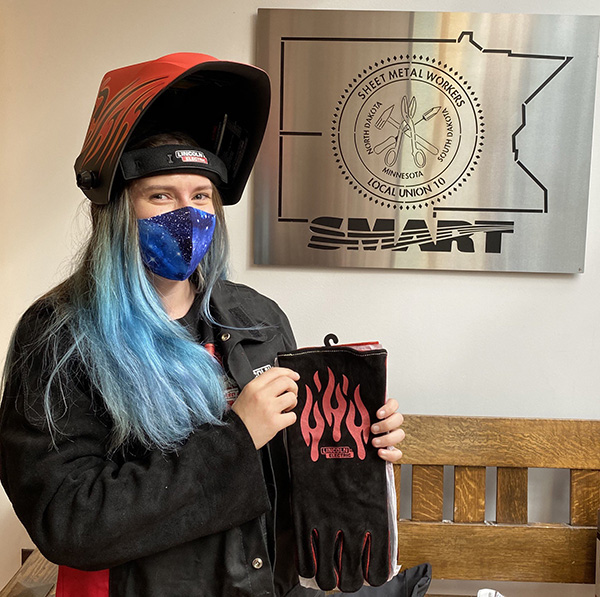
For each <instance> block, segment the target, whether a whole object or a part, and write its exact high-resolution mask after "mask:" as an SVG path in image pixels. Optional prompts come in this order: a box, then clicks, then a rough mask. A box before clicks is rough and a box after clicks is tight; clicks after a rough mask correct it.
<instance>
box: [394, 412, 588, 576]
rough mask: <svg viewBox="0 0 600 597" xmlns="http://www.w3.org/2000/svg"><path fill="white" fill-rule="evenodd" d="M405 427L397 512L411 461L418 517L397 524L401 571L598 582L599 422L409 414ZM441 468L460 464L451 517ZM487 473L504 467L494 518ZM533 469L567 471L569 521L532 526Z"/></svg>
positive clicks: (398, 467)
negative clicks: (489, 517) (418, 568)
mask: <svg viewBox="0 0 600 597" xmlns="http://www.w3.org/2000/svg"><path fill="white" fill-rule="evenodd" d="M404 430H405V431H406V440H405V441H404V442H403V444H402V445H401V446H400V447H401V449H402V451H403V453H404V456H403V459H402V461H401V464H400V465H396V466H395V473H396V475H395V476H396V484H397V488H396V489H397V494H398V500H399V504H398V512H400V505H401V504H400V486H401V483H402V479H401V467H402V465H412V488H411V518H410V520H406V519H400V520H399V522H398V535H399V536H398V539H399V553H400V558H399V561H400V563H401V564H402V566H403V567H406V568H408V567H410V566H413V565H416V564H419V563H421V562H425V561H427V562H430V563H431V565H432V569H433V578H434V579H453V580H485V581H494V580H496V581H521V582H527V581H530V582H555V583H594V582H595V565H596V560H595V557H596V555H595V554H596V525H597V515H598V509H599V508H600V421H585V420H559V419H510V418H490V417H450V416H448V417H446V416H422V415H407V416H405V424H404ZM444 466H452V467H454V478H453V491H452V492H451V493H452V495H453V501H454V504H453V509H452V511H453V517H452V520H451V521H445V520H443V505H444ZM486 467H497V477H496V479H497V481H496V515H495V521H494V522H489V521H486V520H485V507H486ZM529 468H550V469H569V470H570V505H569V512H570V524H556V523H554V524H553V523H530V522H529V518H528V508H527V493H528V469H529ZM407 476H408V475H407ZM447 493H448V492H447ZM550 497H551V496H548V498H550Z"/></svg>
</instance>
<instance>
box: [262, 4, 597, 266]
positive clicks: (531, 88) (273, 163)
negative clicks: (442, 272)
mask: <svg viewBox="0 0 600 597" xmlns="http://www.w3.org/2000/svg"><path fill="white" fill-rule="evenodd" d="M599 23H600V17H595V16H592V17H590V16H566V15H524V14H477V13H425V12H388V11H333V10H282V9H260V10H259V12H258V65H259V66H261V67H263V68H264V69H265V70H267V72H268V73H269V74H270V75H271V78H272V83H273V102H272V107H271V108H272V114H271V119H270V122H269V126H268V129H267V133H266V137H265V142H264V144H263V149H262V151H261V156H260V158H259V161H258V164H257V169H256V173H255V181H256V183H255V184H256V186H255V221H254V224H255V226H254V258H255V262H256V263H257V264H278V265H323V266H347V267H385V268H428V269H460V270H501V271H535V272H581V271H583V264H584V253H585V231H586V220H587V203H588V193H589V179H590V161H591V142H592V127H593V110H594V100H595V88H596V67H597V56H598V29H599Z"/></svg>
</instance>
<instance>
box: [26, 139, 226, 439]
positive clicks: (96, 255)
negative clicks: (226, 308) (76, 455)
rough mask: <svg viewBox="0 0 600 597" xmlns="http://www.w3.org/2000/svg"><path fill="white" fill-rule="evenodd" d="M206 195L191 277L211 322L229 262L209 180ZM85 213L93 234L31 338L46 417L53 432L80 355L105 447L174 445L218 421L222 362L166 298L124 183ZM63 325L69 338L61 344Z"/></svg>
mask: <svg viewBox="0 0 600 597" xmlns="http://www.w3.org/2000/svg"><path fill="white" fill-rule="evenodd" d="M166 142H169V143H172V142H173V139H172V138H171V137H170V136H169V138H168V140H167V141H166ZM159 144H163V143H160V142H159ZM213 204H214V206H215V215H216V218H217V223H216V228H215V233H214V237H213V241H212V243H211V245H210V248H209V250H208V252H207V253H206V255H205V256H204V258H203V260H202V262H201V263H200V265H199V266H198V269H197V271H196V272H195V273H194V274H193V276H192V278H191V280H192V283H193V284H195V285H196V288H197V291H198V292H200V293H202V295H203V297H202V303H201V312H202V314H203V316H204V318H205V319H206V320H207V321H210V322H212V323H215V321H214V318H213V316H212V314H211V312H210V304H209V302H210V297H211V293H212V291H213V288H214V286H215V284H216V283H217V281H218V280H219V279H224V278H226V275H227V262H228V240H227V232H226V227H225V220H224V213H223V206H222V202H221V199H220V197H219V194H218V192H217V190H216V188H213ZM91 216H92V231H91V235H90V238H89V241H88V242H87V244H86V246H85V247H84V249H83V251H82V252H81V255H80V257H79V260H78V262H77V265H76V268H75V270H74V272H73V274H72V275H71V276H70V277H69V278H67V280H65V281H64V282H63V283H62V284H60V285H59V286H57V287H56V288H54V289H52V290H51V291H50V292H49V293H48V294H47V295H46V296H45V297H44V298H45V300H49V301H50V302H51V304H52V307H53V309H52V312H53V316H52V317H53V319H52V321H51V324H50V325H49V326H48V328H47V329H46V331H45V333H44V335H43V337H42V338H40V340H39V343H38V344H40V343H44V346H45V347H46V349H47V352H48V355H49V357H50V358H51V360H50V363H51V367H50V369H51V373H50V378H49V381H48V383H47V384H46V389H45V394H44V413H45V418H46V421H47V423H48V425H49V427H50V429H51V431H52V433H53V437H55V436H56V433H58V432H59V431H58V429H59V426H58V425H57V422H58V421H59V420H60V418H61V417H62V416H66V415H67V409H68V406H69V404H68V394H67V391H66V390H67V388H68V383H69V379H68V374H67V372H69V371H72V370H73V368H72V367H71V366H70V365H71V364H72V363H77V364H78V366H79V365H81V366H83V369H84V371H85V372H86V374H87V375H88V377H89V379H90V380H91V383H92V384H93V387H94V389H95V390H97V391H98V393H99V394H100V395H101V396H102V399H103V403H104V406H105V408H106V410H107V411H108V413H109V414H110V417H111V419H112V421H113V427H112V437H111V443H110V449H111V450H116V449H117V448H119V447H122V446H124V445H127V444H128V443H129V442H136V443H139V444H141V445H142V446H143V447H145V448H148V449H152V448H159V449H161V450H163V451H172V450H174V449H176V448H177V446H179V445H180V444H181V443H182V442H183V441H184V440H185V439H186V438H187V437H188V436H189V435H190V433H191V432H192V431H193V430H194V429H195V428H197V427H198V426H199V425H202V424H205V423H211V424H220V422H221V417H222V414H223V411H224V408H225V400H224V391H223V383H222V369H221V367H220V365H219V364H218V363H217V361H216V360H215V359H214V358H213V357H212V356H210V355H209V353H208V352H207V351H206V350H205V349H204V348H203V347H202V346H201V345H199V344H198V343H197V342H195V341H194V339H193V338H192V336H191V335H190V334H189V333H188V332H187V331H186V329H185V328H184V327H183V326H181V325H180V324H178V323H177V322H175V321H172V320H170V319H169V317H168V315H167V313H166V311H165V309H164V308H163V305H162V303H161V300H160V297H159V295H158V293H157V292H156V290H155V289H154V287H153V285H152V284H151V282H150V280H149V277H148V272H147V270H146V268H145V267H144V264H143V262H142V258H141V254H140V247H139V241H138V227H137V219H136V217H135V213H134V211H133V207H132V203H131V201H130V199H129V194H128V191H127V189H125V190H124V191H123V192H122V193H121V196H120V197H118V198H116V199H113V200H112V201H111V202H110V203H108V204H107V205H95V204H92V205H91ZM65 334H67V336H66V337H68V339H69V342H68V344H69V348H68V349H66V350H65V349H64V348H63V349H62V350H59V349H58V346H59V345H62V346H64V341H63V340H64V338H65ZM71 383H72V381H71ZM57 396H62V400H60V399H59V400H58V401H57Z"/></svg>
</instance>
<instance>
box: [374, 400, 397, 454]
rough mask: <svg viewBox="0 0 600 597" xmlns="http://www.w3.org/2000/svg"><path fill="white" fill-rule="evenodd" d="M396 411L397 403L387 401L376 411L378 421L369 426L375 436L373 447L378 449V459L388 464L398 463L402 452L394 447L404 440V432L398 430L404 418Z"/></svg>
mask: <svg viewBox="0 0 600 597" xmlns="http://www.w3.org/2000/svg"><path fill="white" fill-rule="evenodd" d="M397 410H398V402H396V400H394V399H392V400H388V401H387V402H386V403H385V404H384V405H383V406H382V407H381V408H380V409H379V410H378V411H377V418H379V419H380V421H378V422H377V423H374V424H373V425H371V431H372V432H373V433H374V434H375V435H376V436H377V437H375V438H373V441H372V443H373V446H375V447H376V448H379V450H377V453H378V454H379V457H380V458H382V459H383V460H387V461H388V462H398V461H399V460H400V458H402V452H401V451H400V450H398V448H396V447H394V446H395V444H399V443H400V442H401V441H402V440H403V439H404V431H402V429H400V425H402V423H403V422H404V417H403V416H402V415H401V414H400V413H399V412H396V411H397Z"/></svg>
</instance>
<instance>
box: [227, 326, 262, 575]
mask: <svg viewBox="0 0 600 597" xmlns="http://www.w3.org/2000/svg"><path fill="white" fill-rule="evenodd" d="M229 338H231V334H229V333H227V332H225V333H224V334H221V340H222V341H223V342H227V340H229ZM261 565H262V563H261Z"/></svg>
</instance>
